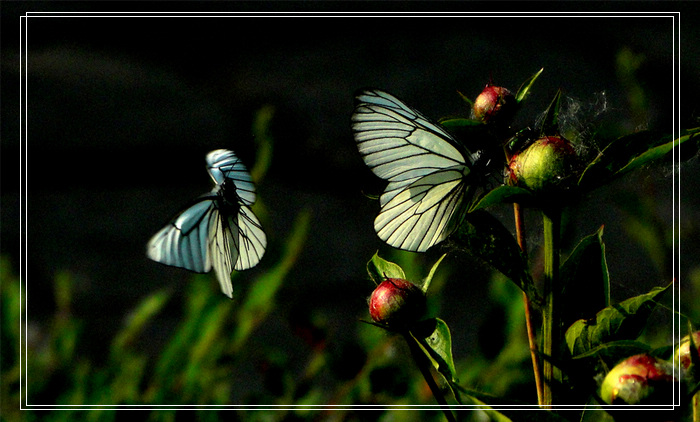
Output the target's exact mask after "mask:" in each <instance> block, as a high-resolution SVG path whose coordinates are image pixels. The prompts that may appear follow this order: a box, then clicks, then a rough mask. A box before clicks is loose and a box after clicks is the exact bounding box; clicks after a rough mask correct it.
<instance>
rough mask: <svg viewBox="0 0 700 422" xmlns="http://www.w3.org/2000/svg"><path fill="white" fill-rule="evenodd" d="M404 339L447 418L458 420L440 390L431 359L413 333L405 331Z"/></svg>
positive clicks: (452, 421)
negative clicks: (432, 371)
mask: <svg viewBox="0 0 700 422" xmlns="http://www.w3.org/2000/svg"><path fill="white" fill-rule="evenodd" d="M404 339H405V340H406V343H408V348H409V349H411V356H412V357H413V360H414V361H415V362H416V365H417V366H418V369H420V372H421V374H423V378H424V379H425V382H426V383H427V384H428V387H430V391H431V392H432V393H433V397H435V400H436V401H437V402H438V404H439V405H440V409H442V413H443V414H444V415H445V419H447V421H448V422H456V421H457V420H456V419H455V416H454V414H453V413H452V410H450V406H449V405H448V404H447V400H445V396H444V395H443V394H442V391H440V387H438V385H437V383H436V382H435V378H433V374H431V373H430V361H429V360H428V358H427V357H426V356H425V355H424V354H423V351H422V350H421V348H420V346H419V345H418V342H417V340H416V339H415V337H413V336H412V335H411V333H410V332H405V333H404Z"/></svg>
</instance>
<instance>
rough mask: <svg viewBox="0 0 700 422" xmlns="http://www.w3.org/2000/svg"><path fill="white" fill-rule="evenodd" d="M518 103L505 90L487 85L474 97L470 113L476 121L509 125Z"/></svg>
mask: <svg viewBox="0 0 700 422" xmlns="http://www.w3.org/2000/svg"><path fill="white" fill-rule="evenodd" d="M517 106H518V103H517V101H516V100H515V96H514V95H513V94H512V93H511V92H510V91H509V90H507V89H506V88H503V87H500V86H491V85H487V86H486V88H484V90H483V91H481V94H479V96H478V97H476V100H475V101H474V106H473V107H472V113H473V116H474V118H475V119H476V120H480V121H482V122H484V123H510V120H511V119H512V118H513V116H514V115H515V111H516V109H517Z"/></svg>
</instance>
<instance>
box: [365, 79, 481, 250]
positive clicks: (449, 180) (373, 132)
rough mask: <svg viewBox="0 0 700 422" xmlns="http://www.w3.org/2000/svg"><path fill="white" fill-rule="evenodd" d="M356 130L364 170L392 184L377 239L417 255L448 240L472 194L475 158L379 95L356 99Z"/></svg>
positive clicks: (402, 106)
mask: <svg viewBox="0 0 700 422" xmlns="http://www.w3.org/2000/svg"><path fill="white" fill-rule="evenodd" d="M352 129H353V134H354V137H355V141H356V142H357V147H358V150H359V152H360V155H362V158H363V160H364V162H365V164H366V165H367V166H368V167H369V168H370V169H371V170H372V172H373V173H374V174H375V175H377V176H378V177H380V178H382V179H384V180H387V181H388V182H389V183H388V185H387V187H386V189H385V191H384V193H383V194H382V195H381V197H380V205H381V211H380V213H379V215H378V216H377V218H376V219H375V221H374V228H375V231H376V232H377V235H378V236H379V237H380V238H381V239H382V240H384V241H385V242H386V243H388V244H389V245H391V246H394V247H396V248H399V249H404V250H408V251H415V252H424V251H426V250H427V249H429V248H430V247H432V246H433V245H435V244H437V243H439V242H441V241H443V240H444V239H445V238H447V236H449V235H450V234H451V233H452V232H453V231H454V230H455V229H456V228H457V227H458V226H459V224H460V223H461V221H462V219H463V217H464V214H465V211H466V206H467V202H468V201H467V200H465V199H466V198H468V197H470V195H471V194H472V193H473V191H474V189H473V187H472V184H471V183H469V182H470V179H471V177H472V168H473V162H472V159H471V155H472V154H471V153H470V152H469V151H468V150H467V149H466V148H465V147H463V146H462V145H461V144H460V143H459V142H457V141H456V140H455V139H454V138H453V137H452V135H450V134H449V133H448V132H447V131H446V130H445V129H444V128H442V127H441V126H440V125H438V124H437V123H434V122H432V121H431V120H429V119H428V118H426V117H425V116H424V115H423V114H422V113H420V112H419V111H417V110H415V109H413V108H411V107H409V106H408V105H406V104H405V103H404V102H403V101H401V100H399V99H398V98H396V97H394V96H393V95H391V94H389V93H387V92H384V91H380V90H376V89H371V90H364V91H362V92H360V93H359V94H358V95H357V96H356V105H355V111H354V113H353V115H352Z"/></svg>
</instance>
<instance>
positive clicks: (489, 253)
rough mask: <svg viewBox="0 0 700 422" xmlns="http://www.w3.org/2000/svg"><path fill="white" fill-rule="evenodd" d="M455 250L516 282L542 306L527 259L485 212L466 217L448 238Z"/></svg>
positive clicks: (501, 227)
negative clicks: (459, 249)
mask: <svg viewBox="0 0 700 422" xmlns="http://www.w3.org/2000/svg"><path fill="white" fill-rule="evenodd" d="M450 239H451V241H452V242H453V243H454V244H456V245H457V246H458V247H462V248H464V249H466V250H467V251H468V252H469V253H471V254H472V255H475V256H477V257H479V258H480V259H482V260H484V261H485V262H486V263H488V264H489V265H491V266H492V267H493V268H494V269H496V270H498V271H500V272H501V273H503V275H505V276H506V277H508V278H509V279H511V280H512V281H513V282H515V284H516V285H518V287H520V288H521V289H522V290H523V291H524V292H525V293H526V294H527V295H528V297H529V298H530V301H532V302H533V303H535V304H537V303H539V302H541V300H540V297H539V295H538V293H537V291H536V289H535V287H534V283H533V281H532V277H531V275H530V272H529V269H528V265H527V258H526V257H525V255H524V254H523V252H522V251H521V250H520V246H518V243H517V242H516V241H515V238H514V237H513V235H512V234H511V233H510V232H509V231H508V229H506V228H505V227H504V226H503V224H502V223H501V222H500V221H499V220H498V219H497V218H495V217H494V216H492V215H491V214H489V213H487V212H485V211H481V210H480V211H474V212H471V213H469V214H467V216H466V217H465V220H464V221H463V222H462V225H461V226H460V228H459V230H458V231H457V232H455V233H454V234H453V235H452V236H451V237H450Z"/></svg>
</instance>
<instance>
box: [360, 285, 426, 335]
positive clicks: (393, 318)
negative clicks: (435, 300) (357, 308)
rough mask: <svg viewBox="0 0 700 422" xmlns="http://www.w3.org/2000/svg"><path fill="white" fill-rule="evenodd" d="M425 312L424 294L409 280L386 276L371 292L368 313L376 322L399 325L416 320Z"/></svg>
mask: <svg viewBox="0 0 700 422" xmlns="http://www.w3.org/2000/svg"><path fill="white" fill-rule="evenodd" d="M424 312H425V294H424V293H423V291H422V290H421V289H420V288H419V287H418V286H416V285H415V284H413V283H411V282H410V281H406V280H402V279H399V278H387V279H386V280H384V281H383V282H382V283H381V284H380V285H379V286H377V288H376V289H374V291H373V292H372V296H371V297H370V299H369V314H370V316H371V317H372V319H373V320H374V321H376V322H379V323H383V324H387V325H393V326H400V325H404V326H405V325H409V324H410V323H413V322H416V321H418V320H419V319H420V318H421V317H422V316H423V313H424Z"/></svg>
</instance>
